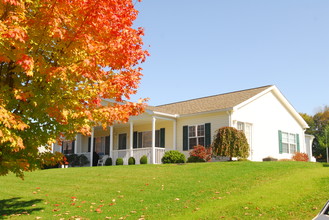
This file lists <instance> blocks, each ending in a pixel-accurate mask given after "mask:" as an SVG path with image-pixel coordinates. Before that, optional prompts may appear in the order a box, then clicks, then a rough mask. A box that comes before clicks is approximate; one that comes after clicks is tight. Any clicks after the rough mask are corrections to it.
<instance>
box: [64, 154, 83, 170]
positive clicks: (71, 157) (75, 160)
mask: <svg viewBox="0 0 329 220" xmlns="http://www.w3.org/2000/svg"><path fill="white" fill-rule="evenodd" d="M65 156H66V158H67V162H68V163H69V164H70V165H71V166H72V167H75V166H80V167H82V166H84V165H86V164H87V163H89V160H88V158H87V157H86V155H84V154H81V155H77V154H68V155H65Z"/></svg>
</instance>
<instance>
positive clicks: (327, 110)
mask: <svg viewBox="0 0 329 220" xmlns="http://www.w3.org/2000/svg"><path fill="white" fill-rule="evenodd" d="M300 115H301V116H302V117H303V119H304V120H305V121H306V122H307V124H308V125H309V128H308V129H307V130H306V133H307V134H312V135H314V136H315V139H314V141H313V144H312V154H313V156H314V157H315V158H316V159H317V161H326V149H325V148H326V147H328V143H329V106H324V107H323V108H322V109H320V110H319V111H318V112H317V113H316V114H314V115H308V114H305V113H301V114H300Z"/></svg>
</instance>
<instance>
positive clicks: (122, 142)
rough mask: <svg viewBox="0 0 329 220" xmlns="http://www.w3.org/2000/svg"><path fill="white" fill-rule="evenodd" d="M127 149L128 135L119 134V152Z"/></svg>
mask: <svg viewBox="0 0 329 220" xmlns="http://www.w3.org/2000/svg"><path fill="white" fill-rule="evenodd" d="M122 149H127V134H119V150H122Z"/></svg>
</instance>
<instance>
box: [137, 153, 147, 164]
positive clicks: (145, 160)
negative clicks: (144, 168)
mask: <svg viewBox="0 0 329 220" xmlns="http://www.w3.org/2000/svg"><path fill="white" fill-rule="evenodd" d="M139 163H140V164H147V156H146V155H143V156H142V157H141V159H140V160H139Z"/></svg>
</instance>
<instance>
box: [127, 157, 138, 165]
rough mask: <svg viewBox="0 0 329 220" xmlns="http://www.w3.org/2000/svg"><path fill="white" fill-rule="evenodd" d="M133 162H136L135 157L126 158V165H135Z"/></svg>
mask: <svg viewBox="0 0 329 220" xmlns="http://www.w3.org/2000/svg"><path fill="white" fill-rule="evenodd" d="M135 163H136V160H135V158H134V157H129V159H128V165H135Z"/></svg>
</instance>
